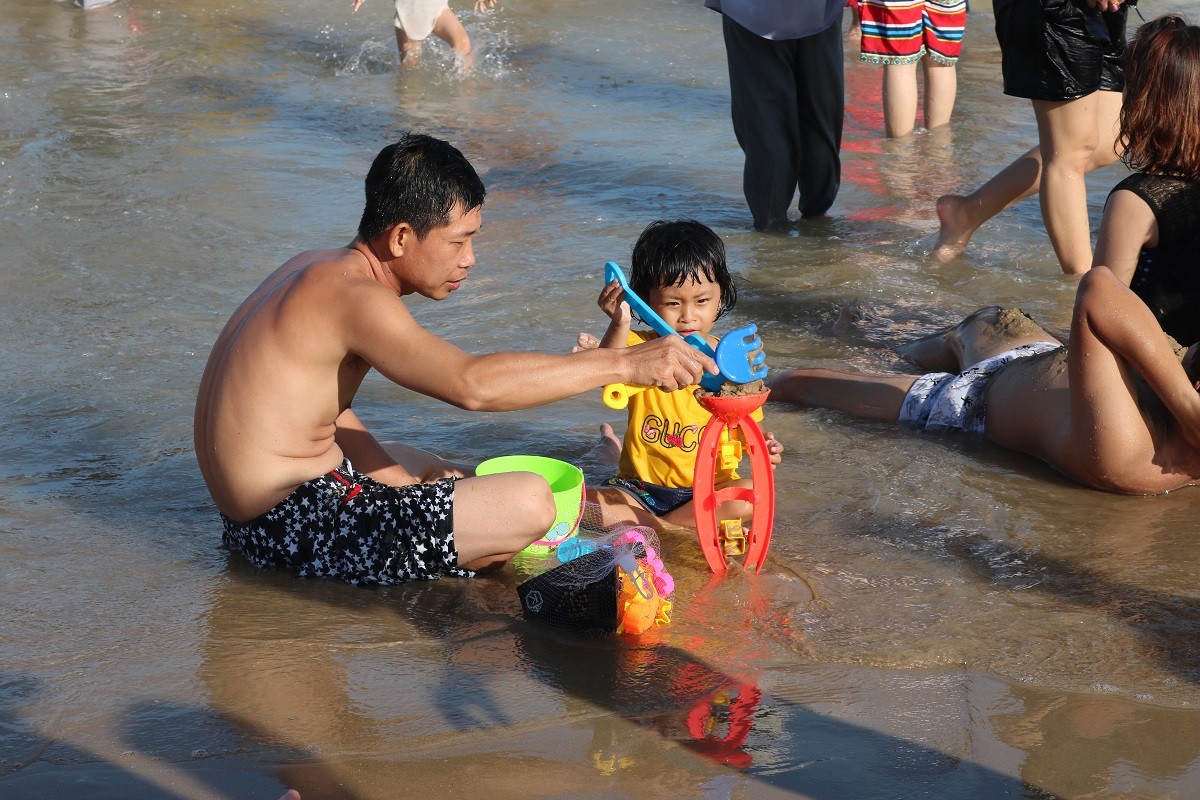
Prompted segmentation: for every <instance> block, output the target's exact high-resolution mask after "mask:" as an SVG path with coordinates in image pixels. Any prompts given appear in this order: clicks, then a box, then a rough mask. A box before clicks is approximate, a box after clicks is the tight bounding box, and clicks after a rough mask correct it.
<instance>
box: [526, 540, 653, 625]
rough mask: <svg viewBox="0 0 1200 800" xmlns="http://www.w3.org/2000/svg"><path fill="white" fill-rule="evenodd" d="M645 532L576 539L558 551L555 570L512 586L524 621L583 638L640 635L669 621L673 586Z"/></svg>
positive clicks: (569, 541)
mask: <svg viewBox="0 0 1200 800" xmlns="http://www.w3.org/2000/svg"><path fill="white" fill-rule="evenodd" d="M657 544H658V540H657V537H656V536H655V535H654V533H653V532H652V531H650V530H649V529H647V528H625V529H622V530H619V531H616V532H611V533H607V534H602V535H599V536H596V537H590V536H589V537H583V536H578V537H575V538H574V539H570V540H568V541H567V542H564V543H563V544H560V545H559V546H558V550H557V551H556V553H555V555H556V560H557V561H558V562H559V563H558V566H555V567H552V568H551V569H548V570H546V571H545V572H543V573H541V574H540V575H535V576H534V577H532V578H530V579H529V580H527V581H525V582H524V583H522V584H521V585H520V586H518V587H517V596H518V597H519V598H520V599H521V608H522V609H523V610H524V612H525V616H527V617H528V618H529V619H532V620H536V621H537V622H541V623H543V624H545V625H549V626H551V627H553V628H558V629H559V630H565V631H570V632H572V633H578V634H581V635H584V636H603V635H605V634H610V633H629V634H641V633H644V632H645V631H647V630H649V629H650V628H652V627H655V626H658V625H666V624H668V623H669V622H670V621H671V618H670V612H671V601H670V600H669V599H668V598H669V597H670V595H671V594H672V593H673V592H674V590H675V584H674V581H673V580H672V578H671V576H670V574H668V573H667V571H666V568H665V567H664V566H663V563H662V561H661V559H659V557H658V554H657V550H656V548H655V545H657Z"/></svg>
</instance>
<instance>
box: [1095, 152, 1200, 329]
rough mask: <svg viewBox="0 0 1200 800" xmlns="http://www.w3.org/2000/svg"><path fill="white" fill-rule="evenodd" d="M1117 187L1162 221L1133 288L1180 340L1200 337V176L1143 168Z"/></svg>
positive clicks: (1141, 260) (1142, 256)
mask: <svg viewBox="0 0 1200 800" xmlns="http://www.w3.org/2000/svg"><path fill="white" fill-rule="evenodd" d="M1118 189H1125V190H1127V191H1130V192H1133V193H1134V194H1136V195H1137V196H1138V197H1140V198H1142V199H1143V200H1145V201H1146V204H1147V205H1148V206H1150V210H1151V211H1153V212H1154V219H1155V220H1156V221H1157V222H1158V245H1157V246H1155V247H1148V248H1145V249H1143V250H1142V252H1141V254H1140V255H1139V256H1138V264H1137V269H1136V270H1135V271H1134V273H1133V280H1132V281H1131V282H1130V285H1129V286H1130V288H1131V289H1133V291H1134V293H1135V294H1136V295H1137V296H1138V297H1140V298H1142V301H1143V302H1145V303H1146V305H1148V306H1149V307H1150V310H1151V311H1153V312H1154V316H1155V317H1157V318H1158V322H1159V324H1160V325H1162V327H1163V330H1164V331H1166V332H1167V333H1169V334H1171V336H1173V337H1175V340H1176V341H1177V342H1179V343H1180V344H1183V345H1190V344H1193V343H1195V342H1198V341H1200V181H1194V180H1191V179H1190V178H1176V177H1172V176H1169V175H1148V174H1146V173H1144V172H1139V173H1135V174H1133V175H1130V176H1129V177H1128V178H1126V179H1125V180H1123V181H1121V182H1120V183H1118V184H1117V185H1116V187H1115V188H1114V189H1113V191H1114V192H1115V191H1117V190H1118Z"/></svg>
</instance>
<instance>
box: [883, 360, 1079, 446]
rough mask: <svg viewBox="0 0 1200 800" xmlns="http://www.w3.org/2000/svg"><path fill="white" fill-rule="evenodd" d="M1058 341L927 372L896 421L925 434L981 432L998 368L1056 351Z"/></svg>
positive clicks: (910, 393)
mask: <svg viewBox="0 0 1200 800" xmlns="http://www.w3.org/2000/svg"><path fill="white" fill-rule="evenodd" d="M1061 347H1062V345H1061V344H1059V343H1058V342H1033V343H1031V344H1023V345H1021V346H1020V347H1014V348H1013V349H1012V350H1008V351H1006V352H1003V353H1001V354H999V355H996V356H992V357H991V358H986V359H984V360H983V361H980V362H979V363H978V364H972V365H971V366H969V367H967V368H966V369H965V370H963V371H962V372H960V373H958V374H957V375H954V374H952V373H949V372H930V373H929V374H927V375H922V376H921V377H919V378H917V380H916V382H915V383H913V385H912V386H911V387H909V390H908V394H906V395H905V396H904V402H903V403H902V404H901V406H900V418H899V420H897V421H898V422H901V423H904V424H907V425H915V426H917V427H918V428H922V429H924V430H927V431H946V430H960V431H966V432H967V433H978V434H982V433H983V428H984V425H985V424H986V421H987V402H986V393H987V387H988V383H989V382H990V381H991V379H992V376H993V375H995V374H996V373H997V372H999V371H1000V368H1001V367H1003V366H1004V365H1005V364H1008V363H1009V362H1012V361H1015V360H1016V359H1018V358H1029V357H1030V356H1035V355H1038V354H1039V353H1045V352H1048V351H1050V350H1058V349H1059V348H1061Z"/></svg>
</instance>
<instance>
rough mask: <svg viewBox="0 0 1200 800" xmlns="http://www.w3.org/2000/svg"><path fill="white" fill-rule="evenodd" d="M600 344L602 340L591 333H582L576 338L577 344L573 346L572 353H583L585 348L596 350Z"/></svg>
mask: <svg viewBox="0 0 1200 800" xmlns="http://www.w3.org/2000/svg"><path fill="white" fill-rule="evenodd" d="M599 346H600V340H599V339H597V338H596V337H595V336H592V335H591V334H590V333H581V334H579V336H578V337H577V338H576V339H575V346H574V347H572V348H571V352H572V353H582V352H583V351H584V350H595V349H596V348H597V347H599Z"/></svg>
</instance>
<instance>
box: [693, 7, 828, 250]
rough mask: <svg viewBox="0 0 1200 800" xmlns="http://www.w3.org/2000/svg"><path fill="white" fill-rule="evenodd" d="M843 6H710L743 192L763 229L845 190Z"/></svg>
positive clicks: (817, 209) (809, 213)
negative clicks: (791, 210) (794, 209)
mask: <svg viewBox="0 0 1200 800" xmlns="http://www.w3.org/2000/svg"><path fill="white" fill-rule="evenodd" d="M845 2H846V0H705V2H704V5H705V6H706V7H708V8H711V9H713V10H714V11H719V12H720V13H721V15H722V19H721V24H722V30H723V31H724V36H725V51H726V55H727V57H728V61H729V94H730V104H731V111H732V115H733V132H734V135H735V136H736V137H737V141H738V145H739V146H740V147H741V148H742V152H743V153H744V154H745V156H746V163H745V167H744V169H743V172H742V190H743V192H744V193H745V195H746V204H747V205H749V206H750V214H751V216H752V217H753V219H754V227H755V228H756V229H757V230H762V229H764V228H768V227H771V226H774V225H781V224H786V223H787V221H788V207H789V206H790V205H791V203H792V198H793V197H795V195H796V190H797V189H799V191H800V200H799V207H800V216H802V217H819V216H821V215H822V214H824V213H825V212H826V211H828V210H829V207H830V206H832V205H833V201H834V200H835V199H836V198H837V193H838V189H839V188H841V184H842V160H841V147H842V121H843V116H844V109H845V85H844V84H845V82H844V78H843V65H842V46H843V45H842V9H843V6H844V4H845Z"/></svg>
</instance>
